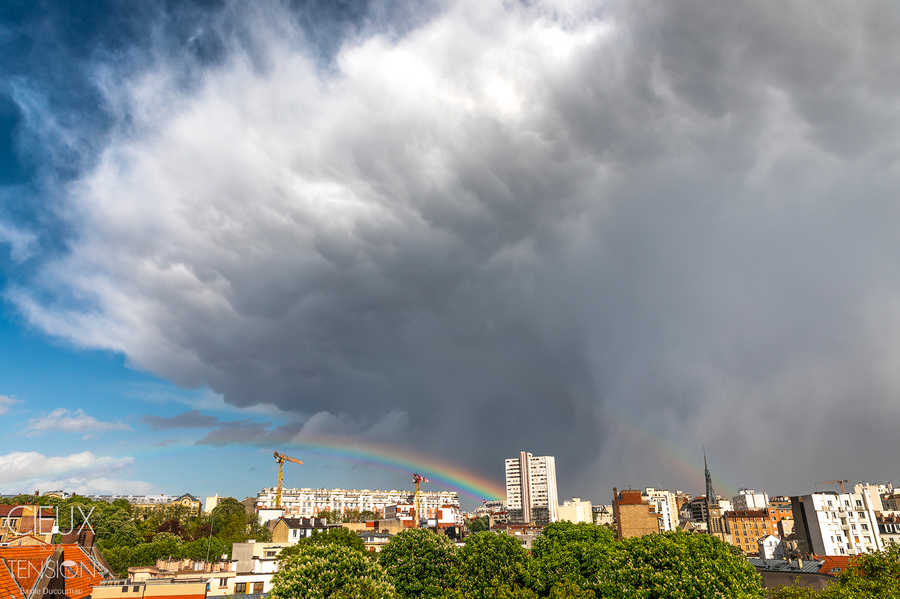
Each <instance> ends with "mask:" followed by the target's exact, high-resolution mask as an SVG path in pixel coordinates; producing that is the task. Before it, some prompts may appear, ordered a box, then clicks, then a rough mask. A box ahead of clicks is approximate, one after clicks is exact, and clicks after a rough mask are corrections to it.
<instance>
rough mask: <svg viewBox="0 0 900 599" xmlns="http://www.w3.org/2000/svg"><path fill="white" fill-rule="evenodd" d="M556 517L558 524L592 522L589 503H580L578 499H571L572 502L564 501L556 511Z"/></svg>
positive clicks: (592, 517)
mask: <svg viewBox="0 0 900 599" xmlns="http://www.w3.org/2000/svg"><path fill="white" fill-rule="evenodd" d="M557 515H558V517H559V521H560V522H571V523H572V524H578V523H579V522H588V523H593V522H594V516H593V514H592V513H591V502H590V501H582V500H581V498H580V497H573V498H572V501H564V502H563V504H562V505H561V506H559V508H558V509H557Z"/></svg>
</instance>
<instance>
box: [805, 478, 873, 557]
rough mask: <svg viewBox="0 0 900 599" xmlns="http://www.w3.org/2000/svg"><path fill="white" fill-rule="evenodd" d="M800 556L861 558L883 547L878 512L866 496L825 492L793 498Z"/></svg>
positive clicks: (862, 494) (863, 494)
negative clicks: (864, 554) (876, 514)
mask: <svg viewBox="0 0 900 599" xmlns="http://www.w3.org/2000/svg"><path fill="white" fill-rule="evenodd" d="M791 507H792V512H793V515H794V532H795V533H796V535H797V545H798V549H799V550H800V552H801V553H804V554H810V555H826V556H827V555H834V556H839V555H859V554H861V553H866V552H868V551H878V550H880V549H881V548H882V543H881V539H880V537H879V534H878V525H877V520H876V519H875V510H874V509H873V508H872V506H871V505H870V504H869V503H868V497H867V495H866V494H865V493H843V494H839V493H835V492H834V491H825V492H821V493H812V494H810V495H801V496H795V497H791Z"/></svg>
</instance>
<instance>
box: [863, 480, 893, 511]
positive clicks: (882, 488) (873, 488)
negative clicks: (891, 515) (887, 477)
mask: <svg viewBox="0 0 900 599" xmlns="http://www.w3.org/2000/svg"><path fill="white" fill-rule="evenodd" d="M853 492H854V493H861V494H864V495H866V497H867V498H868V504H869V505H870V506H872V509H873V510H875V511H876V512H883V511H885V510H886V509H887V508H885V507H884V505H883V504H882V498H883V497H884V496H886V495H892V494H893V492H894V486H893V485H892V484H891V483H888V484H886V485H873V484H872V483H857V484H856V485H854V487H853Z"/></svg>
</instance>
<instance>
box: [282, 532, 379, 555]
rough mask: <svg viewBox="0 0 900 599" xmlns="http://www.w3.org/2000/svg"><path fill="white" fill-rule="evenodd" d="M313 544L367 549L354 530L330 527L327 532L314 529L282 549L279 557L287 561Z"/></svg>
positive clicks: (363, 550) (357, 549)
mask: <svg viewBox="0 0 900 599" xmlns="http://www.w3.org/2000/svg"><path fill="white" fill-rule="evenodd" d="M311 545H318V546H324V545H340V546H342V547H347V548H348V549H352V550H354V551H359V552H360V553H365V551H366V544H365V543H364V542H363V540H362V539H361V538H359V535H357V534H356V533H355V532H353V531H352V530H348V529H346V528H329V529H328V530H327V531H325V532H319V531H318V530H314V531H312V534H311V535H310V536H308V537H306V538H305V539H300V540H299V541H297V543H296V544H294V545H292V546H291V547H286V548H285V549H282V550H281V553H279V554H278V559H280V560H282V561H285V560H287V559H288V558H290V557H292V556H294V555H297V554H298V553H300V552H301V551H302V550H303V549H304V548H305V547H309V546H311Z"/></svg>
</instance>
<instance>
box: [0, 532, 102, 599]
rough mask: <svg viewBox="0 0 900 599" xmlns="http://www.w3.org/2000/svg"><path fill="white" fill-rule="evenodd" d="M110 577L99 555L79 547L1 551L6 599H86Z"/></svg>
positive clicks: (0, 586) (0, 584) (0, 568)
mask: <svg viewBox="0 0 900 599" xmlns="http://www.w3.org/2000/svg"><path fill="white" fill-rule="evenodd" d="M110 575H111V574H110V572H109V571H108V570H107V569H106V568H104V566H103V565H102V562H101V561H100V560H98V558H97V557H96V555H95V554H93V553H92V552H90V551H87V550H85V549H84V548H83V547H79V546H78V545H72V544H66V545H45V544H39V545H30V546H18V547H0V589H3V597H4V599H32V598H36V597H43V598H48V597H65V598H66V599H86V598H87V597H90V595H91V589H92V588H93V587H94V585H96V584H98V583H99V582H100V581H101V580H103V579H104V578H108V577H109V576H110Z"/></svg>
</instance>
